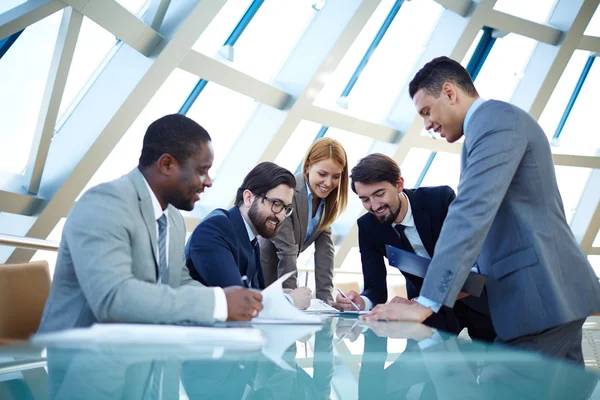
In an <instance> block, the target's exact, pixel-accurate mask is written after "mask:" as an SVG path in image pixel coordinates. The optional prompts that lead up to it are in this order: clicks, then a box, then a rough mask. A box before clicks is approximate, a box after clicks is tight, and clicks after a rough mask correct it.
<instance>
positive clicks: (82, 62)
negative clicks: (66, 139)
mask: <svg viewBox="0 0 600 400" xmlns="http://www.w3.org/2000/svg"><path fill="white" fill-rule="evenodd" d="M116 43H117V40H116V38H115V36H114V35H113V34H111V33H110V32H108V31H106V30H104V29H103V28H102V27H100V26H98V25H97V24H96V23H95V22H93V21H92V20H90V19H88V18H84V19H83V22H82V24H81V30H80V32H79V37H78V38H77V45H76V46H75V52H74V54H73V61H72V62H71V68H70V69H69V75H68V78H67V82H66V84H65V90H64V92H63V97H62V101H61V103H60V109H59V110H58V121H57V124H58V126H57V130H58V129H60V125H61V123H62V122H64V120H65V117H66V116H67V115H68V114H69V112H70V111H71V110H72V109H73V108H74V107H75V106H76V105H77V101H78V100H79V99H80V98H81V97H82V96H83V94H84V93H85V92H86V90H87V89H88V87H89V84H91V83H92V82H93V78H94V77H95V76H96V75H95V73H97V72H99V70H98V67H99V66H100V65H101V64H102V62H103V61H105V60H106V59H107V55H108V58H110V55H109V52H110V51H111V49H116V47H115V45H116Z"/></svg>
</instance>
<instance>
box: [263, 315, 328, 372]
mask: <svg viewBox="0 0 600 400" xmlns="http://www.w3.org/2000/svg"><path fill="white" fill-rule="evenodd" d="M259 328H260V330H261V331H262V333H263V335H264V336H265V338H266V344H265V345H264V346H263V349H262V353H263V354H264V355H265V356H266V357H267V358H269V359H270V360H271V361H273V362H274V363H275V364H277V365H278V366H279V367H281V368H283V369H286V370H288V371H291V370H293V368H292V367H290V365H289V364H288V363H287V362H285V361H284V360H283V353H284V352H285V351H286V350H287V349H288V348H289V347H290V346H291V345H292V344H294V343H295V342H296V341H297V340H300V339H302V338H304V337H307V336H308V335H312V334H313V333H315V332H317V331H320V330H321V329H322V328H323V327H322V326H318V325H303V326H298V325H294V326H291V325H270V324H269V325H261V326H260V327H259Z"/></svg>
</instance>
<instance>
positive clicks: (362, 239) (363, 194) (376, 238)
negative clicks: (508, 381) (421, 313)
mask: <svg viewBox="0 0 600 400" xmlns="http://www.w3.org/2000/svg"><path fill="white" fill-rule="evenodd" d="M351 179H352V184H351V186H352V190H353V191H354V192H355V193H356V194H358V197H359V198H360V200H361V201H362V203H363V206H364V207H365V209H367V210H368V211H369V213H367V214H365V215H363V216H362V217H360V218H359V219H358V242H359V248H360V254H361V261H362V267H363V275H364V282H365V283H364V290H363V293H362V294H361V295H360V296H359V295H358V293H355V292H353V291H351V292H350V293H348V297H349V298H350V299H352V300H353V301H355V303H356V304H357V305H358V306H359V307H360V308H361V309H363V310H370V309H371V308H373V307H374V306H375V305H377V304H383V303H385V302H386V301H387V297H388V292H387V283H386V267H385V263H384V260H383V258H384V257H385V256H386V251H385V245H386V244H389V245H392V246H394V247H398V248H400V249H402V250H405V251H409V252H411V253H415V254H417V255H419V256H421V257H425V258H431V257H433V252H434V248H435V244H436V242H437V239H438V237H439V235H440V231H441V230H442V224H443V222H444V219H445V218H446V214H447V213H448V207H449V206H450V203H451V202H452V200H454V198H455V194H454V191H453V190H452V189H451V188H450V187H448V186H438V187H427V188H419V189H412V190H411V189H404V179H403V178H402V176H401V175H400V168H399V167H398V164H396V162H395V161H394V160H392V159H391V158H390V157H388V156H385V155H383V154H370V155H368V156H366V157H365V158H363V159H361V160H360V161H359V162H358V164H357V165H356V166H355V167H354V168H353V169H352V175H351ZM402 274H403V275H404V277H405V278H406V292H407V295H408V297H409V298H410V299H414V298H416V297H418V296H419V293H420V291H421V286H422V285H423V279H422V278H419V277H417V276H414V275H411V274H409V273H405V272H402ZM392 301H393V302H396V301H400V299H399V298H394V299H393V300H392ZM337 302H338V303H340V304H344V303H347V302H348V301H347V300H346V299H344V298H343V297H342V296H341V295H338V298H337ZM426 323H427V324H428V325H430V326H432V327H435V328H438V329H442V330H444V331H447V332H452V333H456V334H458V333H460V331H461V330H462V329H463V328H465V327H466V328H467V329H468V331H469V335H470V336H471V338H473V339H479V340H484V341H493V340H494V338H495V337H496V333H495V332H494V328H493V326H492V322H491V319H490V316H489V309H488V306H487V297H486V296H485V292H484V293H483V294H482V297H480V298H476V297H472V296H468V297H464V298H462V299H461V300H459V301H458V302H457V303H456V305H455V306H454V308H453V309H450V308H448V307H443V308H442V309H441V310H440V312H439V313H438V314H436V315H432V316H431V317H430V318H429V319H428V320H427V321H426Z"/></svg>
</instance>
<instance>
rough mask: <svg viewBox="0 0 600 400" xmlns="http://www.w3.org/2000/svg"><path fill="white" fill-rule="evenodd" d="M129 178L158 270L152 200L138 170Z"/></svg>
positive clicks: (156, 239) (155, 227)
mask: <svg viewBox="0 0 600 400" xmlns="http://www.w3.org/2000/svg"><path fill="white" fill-rule="evenodd" d="M129 176H130V177H131V180H132V181H133V184H134V186H135V189H136V190H137V193H138V199H139V204H140V211H141V213H142V218H143V219H144V223H145V225H146V229H148V235H149V236H150V243H151V245H152V255H153V256H154V263H155V264H156V268H157V270H158V254H157V251H158V238H157V237H156V231H157V225H156V220H155V219H154V210H153V209H152V199H150V193H148V187H147V186H146V182H145V179H144V176H143V175H142V173H141V172H140V170H139V169H138V168H135V169H134V170H133V171H131V172H130V173H129Z"/></svg>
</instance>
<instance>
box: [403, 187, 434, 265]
mask: <svg viewBox="0 0 600 400" xmlns="http://www.w3.org/2000/svg"><path fill="white" fill-rule="evenodd" d="M404 193H406V196H407V197H408V200H409V201H410V206H411V209H412V214H413V219H414V220H415V227H416V228H417V232H419V237H420V238H421V242H423V246H425V250H427V253H429V257H433V239H432V238H433V234H432V232H431V213H430V212H429V210H425V209H423V208H421V205H420V202H419V199H417V196H416V195H415V193H414V192H413V191H412V190H404Z"/></svg>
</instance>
